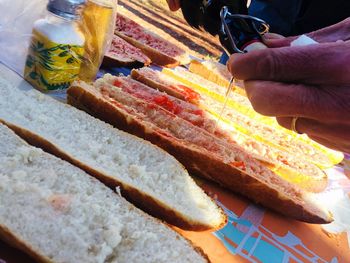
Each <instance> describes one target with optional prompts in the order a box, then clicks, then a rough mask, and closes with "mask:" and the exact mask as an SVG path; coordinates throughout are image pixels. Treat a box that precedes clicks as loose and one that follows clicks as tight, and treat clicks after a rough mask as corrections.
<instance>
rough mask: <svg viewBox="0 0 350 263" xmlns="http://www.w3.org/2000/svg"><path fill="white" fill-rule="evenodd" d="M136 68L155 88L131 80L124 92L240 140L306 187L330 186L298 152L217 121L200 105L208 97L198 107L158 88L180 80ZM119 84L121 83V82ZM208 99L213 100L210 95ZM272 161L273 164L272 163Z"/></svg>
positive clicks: (287, 177)
mask: <svg viewBox="0 0 350 263" xmlns="http://www.w3.org/2000/svg"><path fill="white" fill-rule="evenodd" d="M133 72H137V73H138V76H142V77H138V79H139V80H140V81H142V82H143V83H145V84H148V85H150V86H151V87H153V88H154V89H155V90H153V91H152V90H150V89H149V88H148V87H147V86H143V85H142V86H141V85H132V83H129V84H125V85H124V86H122V87H123V90H124V91H125V92H129V93H130V92H132V93H133V94H135V95H136V96H138V97H139V98H142V99H144V100H145V99H147V100H148V101H151V102H155V103H157V104H158V105H160V106H161V107H163V108H165V109H166V110H168V111H171V112H172V113H174V114H176V115H177V116H179V117H181V118H183V119H185V120H188V121H190V122H191V123H192V124H194V125H196V126H198V127H200V128H202V129H205V130H206V131H208V132H210V133H211V134H213V135H215V136H216V137H219V138H221V139H222V140H224V141H225V142H226V143H228V144H232V143H234V144H239V145H240V146H242V147H243V148H244V149H245V150H246V151H247V152H248V153H250V154H252V155H254V157H255V158H256V159H261V157H263V158H264V161H268V162H269V165H268V166H269V167H270V169H272V170H273V171H274V172H275V173H277V174H278V175H280V176H281V177H283V178H284V179H285V180H287V181H289V182H291V183H295V184H297V185H298V186H299V187H301V188H303V189H305V190H308V191H312V192H321V191H323V190H324V189H325V188H326V187H327V184H328V180H327V175H326V174H325V173H324V172H323V171H322V170H321V169H320V168H319V167H317V166H316V165H314V164H312V163H310V162H307V161H305V160H304V159H303V158H298V156H294V155H291V154H289V153H288V152H286V151H282V150H280V149H276V148H274V147H271V146H269V145H267V144H266V143H263V142H260V141H259V140H257V139H254V138H252V137H249V136H247V135H246V134H244V133H242V132H240V131H239V130H236V129H234V128H233V127H231V126H229V125H227V124H225V123H224V122H222V121H221V122H217V120H218V118H217V117H214V116H213V115H211V114H209V113H208V111H203V110H200V108H199V107H201V108H204V109H205V105H206V104H207V103H208V102H207V101H203V99H199V100H198V101H197V104H198V106H199V107H197V106H195V105H192V104H190V103H187V102H184V101H181V100H179V99H177V98H174V97H171V96H169V95H166V94H164V93H160V92H159V91H158V90H167V89H172V87H176V85H177V82H176V81H175V80H171V79H168V78H167V76H165V78H164V77H163V76H164V75H163V74H162V73H161V72H159V71H154V70H152V69H149V68H141V69H137V70H133V71H132V73H133ZM131 76H133V74H132V75H131ZM115 79H116V78H115ZM118 79H120V78H118ZM107 81H108V80H107ZM114 82H115V80H113V78H111V79H110V81H109V83H110V84H118V83H114ZM154 83H155V84H156V85H154ZM126 85H128V86H126ZM118 86H119V87H121V85H118ZM208 99H209V100H210V99H211V98H208ZM208 99H207V100H208ZM260 156H261V157H260ZM271 163H272V164H273V167H271Z"/></svg>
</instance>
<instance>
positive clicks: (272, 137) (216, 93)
mask: <svg viewBox="0 0 350 263" xmlns="http://www.w3.org/2000/svg"><path fill="white" fill-rule="evenodd" d="M162 72H163V73H165V74H166V75H168V76H171V77H173V78H175V79H177V80H179V81H180V82H182V83H183V84H185V85H188V86H190V87H191V88H193V89H194V90H195V91H197V92H198V93H199V94H200V95H201V97H202V98H203V102H204V103H206V108H207V109H208V110H209V111H210V112H211V113H212V114H214V115H216V116H219V115H220V112H221V110H222V107H223V103H224V102H225V101H226V98H225V92H226V91H225V90H224V89H222V87H220V86H218V85H216V84H214V83H212V82H210V81H207V80H206V79H204V78H202V77H200V76H198V75H195V74H193V73H191V72H188V71H187V70H185V69H183V68H180V67H177V68H176V69H175V70H169V69H163V70H162ZM226 105H227V107H226V109H225V112H224V114H225V115H226V116H223V120H225V121H226V122H227V123H228V124H229V125H234V126H235V127H236V128H237V129H240V130H241V131H242V132H244V133H246V134H248V135H254V136H255V137H256V138H257V139H258V140H261V141H263V142H266V143H270V145H271V146H273V147H276V148H278V149H282V150H285V151H288V152H290V153H291V154H299V155H300V156H302V157H304V158H307V159H308V160H309V161H311V162H313V163H314V164H316V165H317V166H319V167H321V168H329V167H332V166H333V165H334V164H337V163H340V162H341V161H342V159H343V158H344V155H343V154H342V153H341V152H338V151H334V150H331V149H328V148H326V147H324V146H323V145H320V144H318V143H317V142H314V141H312V140H311V139H309V138H308V137H307V136H306V135H298V134H296V133H294V132H292V131H289V130H287V129H285V128H282V127H281V126H279V125H278V123H277V121H276V120H275V119H274V118H271V117H266V116H262V115H260V114H258V113H256V112H255V111H254V109H253V107H252V106H251V104H250V102H249V100H248V98H246V97H244V96H241V95H239V94H237V93H235V92H231V93H230V96H229V98H228V99H227V104H226ZM237 118H238V119H237ZM237 123H238V125H237ZM253 124H254V125H253ZM242 126H243V127H242ZM252 126H254V127H252Z"/></svg>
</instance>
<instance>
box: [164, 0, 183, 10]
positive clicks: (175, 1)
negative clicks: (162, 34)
mask: <svg viewBox="0 0 350 263" xmlns="http://www.w3.org/2000/svg"><path fill="white" fill-rule="evenodd" d="M167 2H168V6H169V9H170V10H171V11H177V10H179V9H180V7H181V6H180V0H167Z"/></svg>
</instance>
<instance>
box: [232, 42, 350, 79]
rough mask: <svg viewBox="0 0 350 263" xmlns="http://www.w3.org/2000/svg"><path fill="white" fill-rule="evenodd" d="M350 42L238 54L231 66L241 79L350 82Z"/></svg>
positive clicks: (233, 56)
mask: <svg viewBox="0 0 350 263" xmlns="http://www.w3.org/2000/svg"><path fill="white" fill-rule="evenodd" d="M349 61H350V42H343V43H327V44H315V45H309V46H303V47H282V48H271V49H264V50H255V51H251V52H250V53H247V54H234V55H232V56H231V57H230V59H229V61H228V63H227V67H228V69H229V71H230V72H231V73H232V75H233V76H235V77H236V78H238V79H242V80H252V79H261V80H274V81H287V82H294V83H295V82H301V83H305V84H314V85H320V84H322V85H323V84H332V85H342V84H347V83H349V81H350V74H349V73H348V72H350V63H349Z"/></svg>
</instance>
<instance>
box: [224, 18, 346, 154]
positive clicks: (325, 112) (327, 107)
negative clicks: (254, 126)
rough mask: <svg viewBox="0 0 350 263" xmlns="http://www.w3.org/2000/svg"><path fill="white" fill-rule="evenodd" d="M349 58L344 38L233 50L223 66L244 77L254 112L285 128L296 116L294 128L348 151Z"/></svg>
mask: <svg viewBox="0 0 350 263" xmlns="http://www.w3.org/2000/svg"><path fill="white" fill-rule="evenodd" d="M349 21H350V20H348V21H347V22H349ZM338 32H339V31H338ZM318 40H319V39H318ZM349 62H350V41H346V42H335V43H324V44H316V45H309V46H301V47H281V48H270V49H264V50H256V51H252V52H250V53H247V54H234V55H232V56H231V57H230V60H229V62H228V64H227V65H228V68H229V70H230V72H231V73H232V75H233V76H235V77H236V78H237V79H242V80H244V86H245V89H246V92H247V95H248V98H249V99H250V101H251V103H252V105H253V107H254V109H255V110H256V111H257V112H259V113H261V114H263V115H267V116H275V117H277V121H278V122H279V124H280V125H282V126H283V127H285V128H287V129H291V122H292V118H293V117H299V118H298V121H297V123H296V129H297V131H298V132H300V133H306V134H307V135H308V136H309V137H311V138H312V139H314V140H315V141H318V142H320V143H321V144H324V145H326V146H328V147H330V148H333V149H337V150H341V151H344V152H348V153H349V152H350V63H349Z"/></svg>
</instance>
